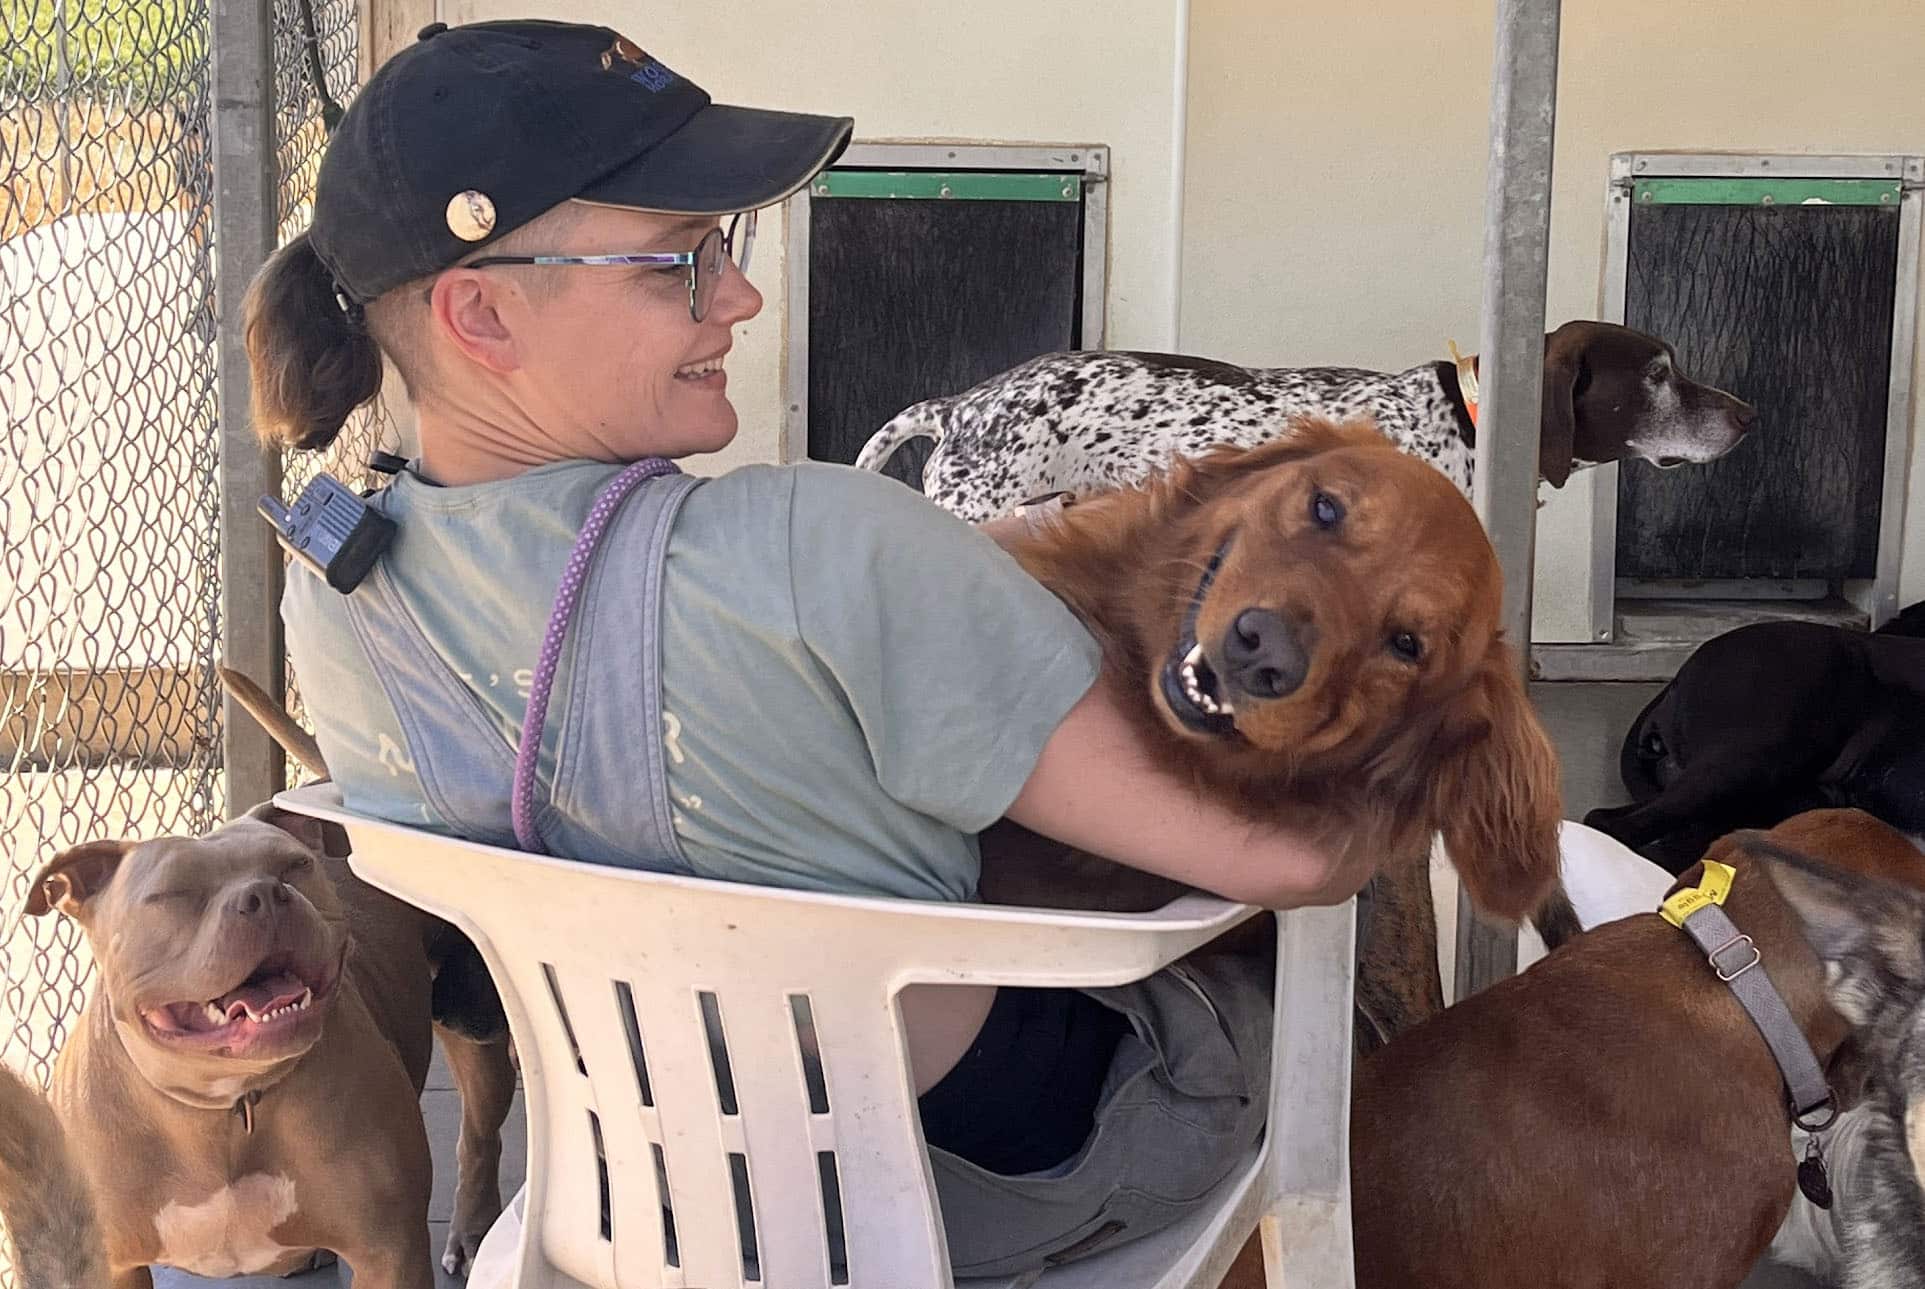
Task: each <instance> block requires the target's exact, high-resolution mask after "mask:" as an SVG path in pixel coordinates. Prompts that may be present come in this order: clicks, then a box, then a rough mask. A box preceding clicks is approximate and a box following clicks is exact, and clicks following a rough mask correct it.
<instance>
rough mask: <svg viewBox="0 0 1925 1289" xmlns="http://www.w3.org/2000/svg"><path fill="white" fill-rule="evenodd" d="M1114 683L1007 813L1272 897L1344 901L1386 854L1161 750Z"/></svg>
mask: <svg viewBox="0 0 1925 1289" xmlns="http://www.w3.org/2000/svg"><path fill="white" fill-rule="evenodd" d="M1124 701H1126V699H1125V698H1124V696H1123V695H1121V694H1118V693H1117V692H1116V689H1115V687H1114V684H1113V683H1112V682H1110V681H1108V680H1102V681H1098V682H1097V684H1096V685H1095V686H1094V687H1093V688H1091V690H1090V692H1089V693H1088V694H1085V695H1084V696H1083V699H1082V701H1081V702H1079V703H1078V704H1077V705H1076V706H1075V707H1073V708H1071V709H1070V712H1069V715H1068V716H1066V717H1064V718H1063V723H1062V724H1061V725H1059V726H1057V728H1056V732H1055V734H1053V735H1051V736H1050V739H1049V742H1047V743H1045V744H1044V745H1043V752H1042V755H1041V756H1040V757H1038V758H1037V761H1036V768H1035V769H1034V770H1032V771H1031V772H1030V776H1029V780H1028V782H1027V783H1025V784H1024V785H1023V789H1022V791H1021V792H1020V793H1018V794H1017V797H1016V800H1015V802H1014V804H1012V805H1011V806H1010V808H1009V811H1008V817H1009V818H1010V819H1011V820H1013V821H1015V822H1016V823H1018V824H1021V825H1022V826H1023V827H1025V828H1028V829H1030V830H1031V831H1032V832H1038V833H1041V834H1043V835H1044V836H1046V837H1053V838H1055V839H1056V840H1057V841H1060V842H1064V843H1066V844H1068V845H1071V846H1075V847H1077V848H1078V849H1079V850H1086V851H1089V852H1090V853H1092V854H1096V855H1101V856H1102V857H1103V858H1105V859H1110V860H1114V861H1115V862H1116V863H1119V864H1127V865H1128V866H1129V867H1131V868H1139V869H1142V870H1143V871H1145V872H1150V873H1155V874H1157V875H1159V876H1161V877H1167V878H1170V879H1171V880H1173V881H1178V882H1182V883H1184V884H1185V885H1188V886H1193V887H1196V888H1197V889H1199V890H1205V891H1210V892H1212V893H1214V894H1217V895H1221V896H1222V897H1224V898H1225V899H1230V900H1237V901H1239V902H1241V903H1245V904H1260V905H1263V906H1264V907H1266V908H1273V909H1287V908H1296V907H1298V906H1301V905H1305V904H1337V903H1341V902H1342V901H1344V900H1346V899H1348V898H1350V897H1351V896H1352V895H1355V894H1356V893H1357V891H1358V889H1359V888H1361V887H1362V886H1363V884H1364V883H1365V882H1366V881H1368V880H1369V879H1370V876H1371V874H1372V873H1374V872H1375V871H1376V868H1377V864H1378V862H1379V861H1380V860H1381V859H1382V856H1380V855H1374V854H1369V853H1365V854H1361V855H1360V854H1354V853H1351V852H1353V851H1356V850H1358V849H1360V848H1358V847H1352V846H1346V845H1344V844H1343V838H1342V837H1341V836H1338V835H1330V836H1327V838H1326V839H1324V840H1322V841H1319V840H1317V839H1315V838H1313V836H1312V835H1311V832H1310V830H1309V829H1308V828H1298V829H1289V828H1281V827H1277V826H1275V825H1270V824H1263V823H1256V822H1253V821H1251V820H1250V819H1247V818H1245V817H1243V816H1242V815H1239V814H1237V813H1235V812H1234V811H1232V810H1230V809H1229V808H1228V807H1226V806H1223V805H1221V804H1219V803H1217V802H1215V801H1212V800H1211V799H1210V798H1209V797H1208V796H1206V795H1205V794H1204V793H1203V792H1201V791H1200V790H1199V789H1198V787H1197V786H1196V785H1195V784H1194V783H1186V782H1183V781H1180V780H1179V779H1178V778H1176V776H1174V775H1173V774H1171V773H1169V772H1168V771H1167V770H1165V769H1164V768H1163V767H1162V766H1161V765H1159V764H1157V763H1156V762H1155V761H1154V760H1153V759H1152V757H1151V755H1150V752H1149V749H1148V748H1147V747H1146V746H1145V745H1144V742H1143V738H1142V736H1141V734H1139V733H1138V731H1137V729H1136V727H1135V725H1134V724H1132V722H1131V720H1130V718H1129V716H1128V715H1126V714H1125V712H1124V710H1123V707H1122V703H1123V702H1124Z"/></svg>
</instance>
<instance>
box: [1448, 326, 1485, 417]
mask: <svg viewBox="0 0 1925 1289" xmlns="http://www.w3.org/2000/svg"><path fill="white" fill-rule="evenodd" d="M1444 343H1445V344H1446V345H1449V346H1450V356H1451V358H1452V359H1453V360H1455V362H1456V363H1457V391H1458V393H1460V394H1462V395H1463V396H1464V410H1465V411H1466V412H1469V413H1470V423H1471V424H1472V425H1475V424H1477V403H1478V396H1477V394H1478V391H1477V357H1476V355H1474V354H1461V353H1459V352H1457V342H1456V341H1455V340H1446V341H1445V342H1444Z"/></svg>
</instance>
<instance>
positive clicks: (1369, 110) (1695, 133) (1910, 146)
mask: <svg viewBox="0 0 1925 1289" xmlns="http://www.w3.org/2000/svg"><path fill="white" fill-rule="evenodd" d="M1493 7H1494V6H1493V5H1492V3H1491V0H1430V2H1426V3H1422V4H1419V3H1416V2H1415V0H1380V2H1379V3H1376V4H1371V5H1351V6H1327V5H1319V6H1315V7H1314V8H1313V7H1312V6H1311V5H1308V4H1304V3H1297V2H1295V0H1194V4H1193V7H1192V15H1191V43H1190V86H1191V94H1190V112H1189V127H1188V138H1189V148H1188V154H1189V155H1188V161H1187V166H1186V181H1185V190H1184V192H1185V200H1184V212H1185V213H1184V225H1183V227H1184V256H1183V288H1182V290H1183V294H1182V331H1181V343H1182V346H1183V347H1184V348H1185V349H1186V350H1190V351H1194V352H1199V353H1205V354H1214V355H1218V356H1222V357H1226V358H1231V359H1235V360H1239V361H1244V362H1259V363H1280V364H1281V363H1292V364H1294V363H1304V362H1338V363H1347V364H1355V365H1360V366H1381V367H1403V366H1408V365H1410V364H1413V363H1416V362H1421V361H1424V360H1426V359H1430V358H1434V357H1441V356H1442V355H1443V354H1444V352H1445V351H1444V341H1445V339H1446V338H1447V337H1455V338H1456V339H1457V341H1458V343H1459V344H1460V345H1463V346H1464V347H1465V348H1466V349H1468V348H1471V347H1474V344H1475V341H1476V336H1477V333H1478V326H1479V297H1480V289H1481V288H1480V285H1479V272H1480V267H1481V253H1482V221H1483V198H1484V174H1485V151H1486V146H1487V130H1488V117H1487V96H1488V93H1489V81H1490V60H1491V13H1492V10H1493ZM1921 63H1925V8H1921V7H1920V5H1919V4H1918V3H1917V0H1870V2H1868V3H1863V4H1857V5H1852V6H1847V7H1836V8H1833V7H1823V6H1818V5H1813V4H1810V3H1808V2H1807V0H1744V2H1743V3H1740V2H1739V0H1701V2H1700V3H1697V4H1692V5H1680V4H1675V3H1671V2H1670V0H1615V3H1613V4H1609V5H1603V4H1566V5H1565V6H1564V18H1563V35H1562V49H1561V54H1560V61H1559V81H1560V89H1559V96H1558V120H1557V144H1558V147H1557V158H1556V176H1555V191H1554V195H1553V203H1552V232H1551V242H1552V252H1551V274H1550V289H1549V295H1548V315H1549V318H1550V319H1551V321H1552V322H1553V323H1555V322H1557V321H1562V320H1565V319H1569V318H1575V317H1595V316H1596V314H1597V310H1598V308H1599V280H1600V273H1601V263H1602V255H1603V243H1604V189H1605V178H1606V168H1607V164H1608V161H1607V159H1608V157H1609V154H1610V153H1612V152H1614V151H1629V150H1634V149H1635V150H1640V151H1657V150H1667V149H1689V150H1700V151H1713V150H1741V151H1780V152H1879V153H1885V152H1912V153H1917V152H1925V96H1921V95H1919V94H1918V93H1917V92H1916V86H1917V84H1918V75H1919V69H1920V66H1921ZM1918 415H1919V409H1918V408H1916V407H1915V408H1914V417H1915V418H1917V417H1918ZM1919 425H1920V422H1919V420H1918V419H1915V420H1914V422H1913V438H1914V439H1916V435H1917V432H1918V429H1919ZM1583 477H1584V476H1579V478H1580V479H1582V478H1583ZM1921 490H1925V460H1921V459H1918V458H1915V459H1914V460H1913V462H1912V465H1911V475H1910V494H1911V496H1912V497H1913V498H1918V497H1920V495H1921ZM1548 491H1549V490H1546V492H1547V493H1548ZM1592 491H1593V490H1592V489H1590V488H1588V487H1584V486H1578V485H1573V486H1567V487H1566V488H1565V489H1564V490H1563V491H1562V492H1561V493H1557V494H1553V498H1554V499H1553V501H1552V503H1551V504H1550V505H1547V506H1546V507H1545V509H1544V510H1543V511H1542V512H1541V514H1540V522H1539V529H1538V533H1539V543H1538V576H1537V586H1536V604H1537V612H1536V614H1535V618H1536V634H1537V637H1538V638H1539V639H1540V640H1555V639H1566V640H1571V639H1580V638H1582V628H1583V624H1584V622H1585V620H1586V617H1585V613H1584V608H1585V603H1586V599H1587V597H1588V582H1587V580H1586V575H1587V574H1588V570H1589V566H1590V549H1589V534H1590V527H1591V523H1592V518H1593V514H1594V511H1593V497H1592V496H1591V493H1592ZM1607 500H1608V499H1607ZM1904 547H1905V560H1904V571H1903V586H1902V589H1901V596H1902V600H1903V601H1904V602H1909V601H1911V600H1914V599H1918V598H1921V597H1925V505H1918V504H1913V505H1911V506H1909V507H1908V515H1907V523H1906V526H1905V535H1904Z"/></svg>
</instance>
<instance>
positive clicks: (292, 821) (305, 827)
mask: <svg viewBox="0 0 1925 1289" xmlns="http://www.w3.org/2000/svg"><path fill="white" fill-rule="evenodd" d="M247 817H248V818H249V819H258V820H260V821H261V822H262V823H264V824H272V825H273V826H274V827H276V828H279V829H280V830H281V831H282V832H284V833H286V834H287V835H288V836H290V837H292V838H293V839H294V840H295V841H298V842H300V843H301V844H302V845H303V846H306V847H307V848H308V849H309V850H311V851H313V852H314V853H315V854H317V855H329V856H333V857H335V858H337V859H338V858H340V857H342V856H345V855H346V854H347V853H348V841H347V833H346V832H345V831H343V830H342V828H341V827H340V825H338V824H332V823H329V822H328V821H327V820H325V819H316V818H315V817H314V816H313V815H302V814H296V813H295V812H293V811H292V810H283V809H281V808H280V807H279V806H277V805H275V804H274V803H273V802H272V801H263V802H262V803H261V804H260V805H258V806H255V807H253V808H252V809H250V810H249V811H248V812H247Z"/></svg>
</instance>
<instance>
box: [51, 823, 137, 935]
mask: <svg viewBox="0 0 1925 1289" xmlns="http://www.w3.org/2000/svg"><path fill="white" fill-rule="evenodd" d="M133 848H134V843H133V842H130V841H90V842H87V843H85V844H84V845H80V846H75V847H74V848H73V849H72V850H67V851H62V852H61V853H60V854H59V855H58V856H57V857H56V858H55V859H54V860H53V862H52V863H50V864H48V865H47V866H46V867H45V868H43V869H41V870H40V874H39V876H37V877H35V878H34V879H33V887H32V889H31V890H29V891H28V892H27V916H28V917H36V918H37V917H40V916H41V915H42V914H45V913H47V912H48V911H49V910H52V909H59V910H60V911H61V912H62V913H65V914H66V915H67V916H69V917H78V916H80V910H81V908H82V907H83V906H84V905H85V904H86V903H87V901H88V900H91V899H92V898H93V897H94V896H96V895H98V894H100V893H101V892H102V891H104V890H106V889H107V883H109V882H111V881H113V880H114V873H115V872H116V871H117V870H118V869H119V868H120V861H121V860H123V859H125V858H127V855H128V853H129V852H130V851H132V850H133Z"/></svg>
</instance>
